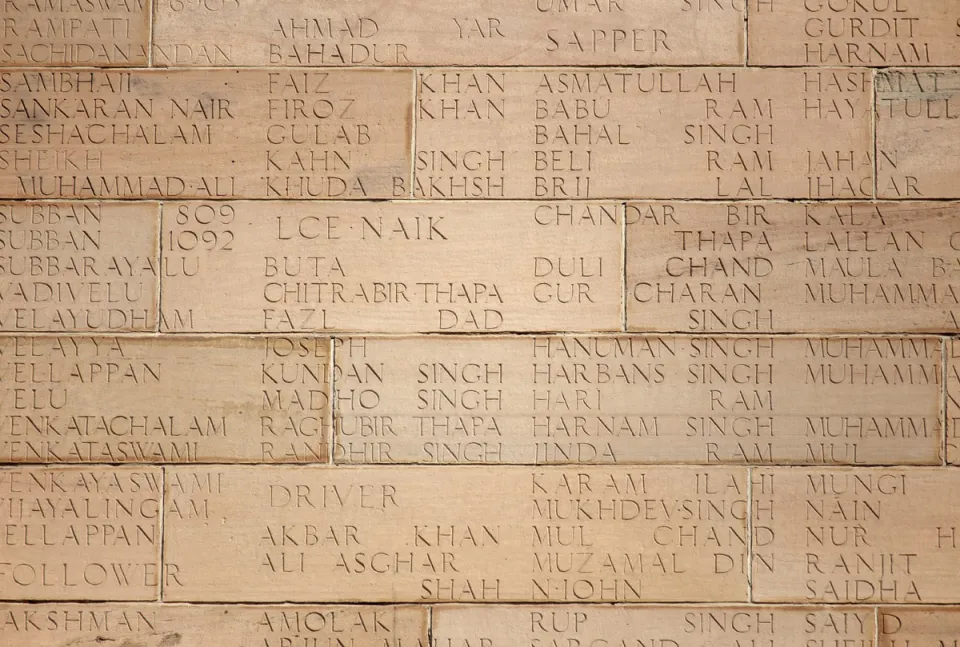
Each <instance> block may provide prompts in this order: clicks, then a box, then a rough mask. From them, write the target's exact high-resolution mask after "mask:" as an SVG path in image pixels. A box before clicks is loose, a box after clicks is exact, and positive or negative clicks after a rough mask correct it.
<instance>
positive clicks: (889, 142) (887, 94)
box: [875, 69, 960, 200]
mask: <svg viewBox="0 0 960 647" xmlns="http://www.w3.org/2000/svg"><path fill="white" fill-rule="evenodd" d="M875 82H876V92H877V124H876V128H877V197H879V198H886V199H890V200H903V199H910V200H922V199H924V198H930V199H940V198H960V188H958V187H957V182H956V179H957V173H960V165H958V163H957V159H958V157H957V156H958V154H960V143H958V142H960V72H958V71H957V70H951V69H941V70H924V69H915V70H883V71H880V72H877V77H876V81H875Z"/></svg>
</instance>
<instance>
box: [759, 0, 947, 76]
mask: <svg viewBox="0 0 960 647" xmlns="http://www.w3.org/2000/svg"><path fill="white" fill-rule="evenodd" d="M749 11H750V13H751V18H750V22H751V24H750V29H749V30H748V31H749V34H748V35H749V41H750V63H751V64H753V65H863V66H877V67H888V66H899V65H950V64H951V63H955V62H957V60H958V58H957V55H958V49H957V44H956V32H957V28H958V26H960V15H958V13H957V11H956V6H955V5H954V4H953V3H952V2H951V1H950V0H926V1H925V0H806V1H805V2H803V3H795V4H793V5H791V4H786V3H777V2H775V1H773V0H751V2H750V4H749Z"/></svg>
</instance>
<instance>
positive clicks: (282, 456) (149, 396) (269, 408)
mask: <svg viewBox="0 0 960 647" xmlns="http://www.w3.org/2000/svg"><path fill="white" fill-rule="evenodd" d="M329 376H330V340H329V339H325V338H320V337H292V338H290V337H273V336H271V337H261V338H254V337H212V338H197V337H184V336H176V337H173V336H170V337H159V338H158V337H100V336H98V337H79V336H70V337H53V336H30V337H11V336H0V382H2V383H6V384H7V385H8V387H9V388H7V389H5V390H2V391H0V411H2V412H3V413H2V414H0V461H2V462H13V463H61V462H69V463H74V462H82V463H197V462H227V463H232V462H241V463H254V462H264V463H301V462H326V460H327V455H328V451H327V445H328V438H329V428H330V408H329V392H330V379H329Z"/></svg>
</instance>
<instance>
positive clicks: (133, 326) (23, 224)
mask: <svg viewBox="0 0 960 647" xmlns="http://www.w3.org/2000/svg"><path fill="white" fill-rule="evenodd" d="M158 225H159V214H158V208H157V206H156V205H153V204H146V205H120V204H109V203H98V202H91V203H29V202H27V203H7V204H0V330H7V331H23V330H43V331H82V330H152V329H154V328H155V327H156V302H157V296H158V294H157V293H158V289H159V287H158V284H159V268H158V264H157V258H156V245H157V228H158ZM128 229H129V230H132V231H128Z"/></svg>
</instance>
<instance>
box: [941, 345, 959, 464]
mask: <svg viewBox="0 0 960 647" xmlns="http://www.w3.org/2000/svg"><path fill="white" fill-rule="evenodd" d="M944 355H945V356H946V358H947V377H946V383H947V384H946V392H947V393H946V396H947V397H946V404H947V411H946V418H947V446H946V452H947V462H948V463H951V464H954V465H956V464H958V463H960V340H958V339H955V338H950V339H946V340H944Z"/></svg>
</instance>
